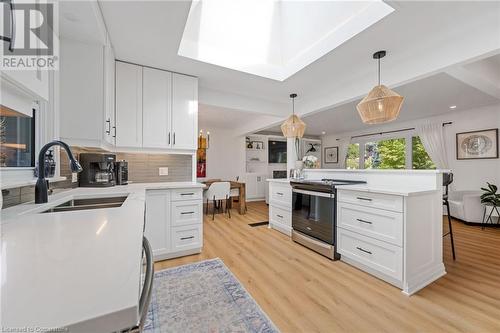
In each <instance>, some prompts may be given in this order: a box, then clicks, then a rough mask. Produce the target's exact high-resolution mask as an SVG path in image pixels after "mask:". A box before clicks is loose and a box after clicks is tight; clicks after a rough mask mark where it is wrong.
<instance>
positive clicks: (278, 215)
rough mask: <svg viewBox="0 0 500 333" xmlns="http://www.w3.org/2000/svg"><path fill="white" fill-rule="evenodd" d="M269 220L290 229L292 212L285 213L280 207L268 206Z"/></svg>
mask: <svg viewBox="0 0 500 333" xmlns="http://www.w3.org/2000/svg"><path fill="white" fill-rule="evenodd" d="M269 220H270V221H273V222H276V223H279V224H283V225H286V226H288V227H291V226H292V212H290V211H287V210H285V209H283V208H280V207H276V206H273V205H269Z"/></svg>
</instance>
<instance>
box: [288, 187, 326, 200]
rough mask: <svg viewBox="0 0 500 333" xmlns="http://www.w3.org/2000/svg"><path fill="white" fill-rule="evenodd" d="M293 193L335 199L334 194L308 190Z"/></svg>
mask: <svg viewBox="0 0 500 333" xmlns="http://www.w3.org/2000/svg"><path fill="white" fill-rule="evenodd" d="M292 191H293V192H294V193H300V194H306V195H312V196H316V197H323V198H330V199H332V198H333V197H334V195H333V193H324V192H314V191H306V190H299V189H293V190H292Z"/></svg>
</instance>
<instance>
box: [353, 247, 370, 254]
mask: <svg viewBox="0 0 500 333" xmlns="http://www.w3.org/2000/svg"><path fill="white" fill-rule="evenodd" d="M356 249H358V250H360V251H361V252H364V253H368V254H372V253H371V252H370V251H368V250H365V249H363V248H362V247H359V246H357V247H356Z"/></svg>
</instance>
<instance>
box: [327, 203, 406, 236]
mask: <svg viewBox="0 0 500 333" xmlns="http://www.w3.org/2000/svg"><path fill="white" fill-rule="evenodd" d="M337 221H338V222H337V226H338V227H341V228H344V229H348V230H351V231H354V232H357V233H359V234H362V235H364V236H370V237H373V238H376V239H379V240H383V241H386V242H389V243H392V244H394V245H398V246H402V245H403V213H397V212H392V211H388V210H382V209H376V208H370V207H365V206H360V205H353V204H348V203H345V202H339V203H338V208H337Z"/></svg>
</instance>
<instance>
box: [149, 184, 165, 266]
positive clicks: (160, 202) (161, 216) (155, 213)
mask: <svg viewBox="0 0 500 333" xmlns="http://www.w3.org/2000/svg"><path fill="white" fill-rule="evenodd" d="M170 226H171V223H170V191H169V190H150V191H147V192H146V229H145V232H144V233H145V236H146V238H147V239H148V240H149V243H150V244H151V248H152V249H153V255H154V256H156V257H158V256H161V255H163V254H164V253H168V252H169V251H170V247H171V245H170V235H169V231H170Z"/></svg>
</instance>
